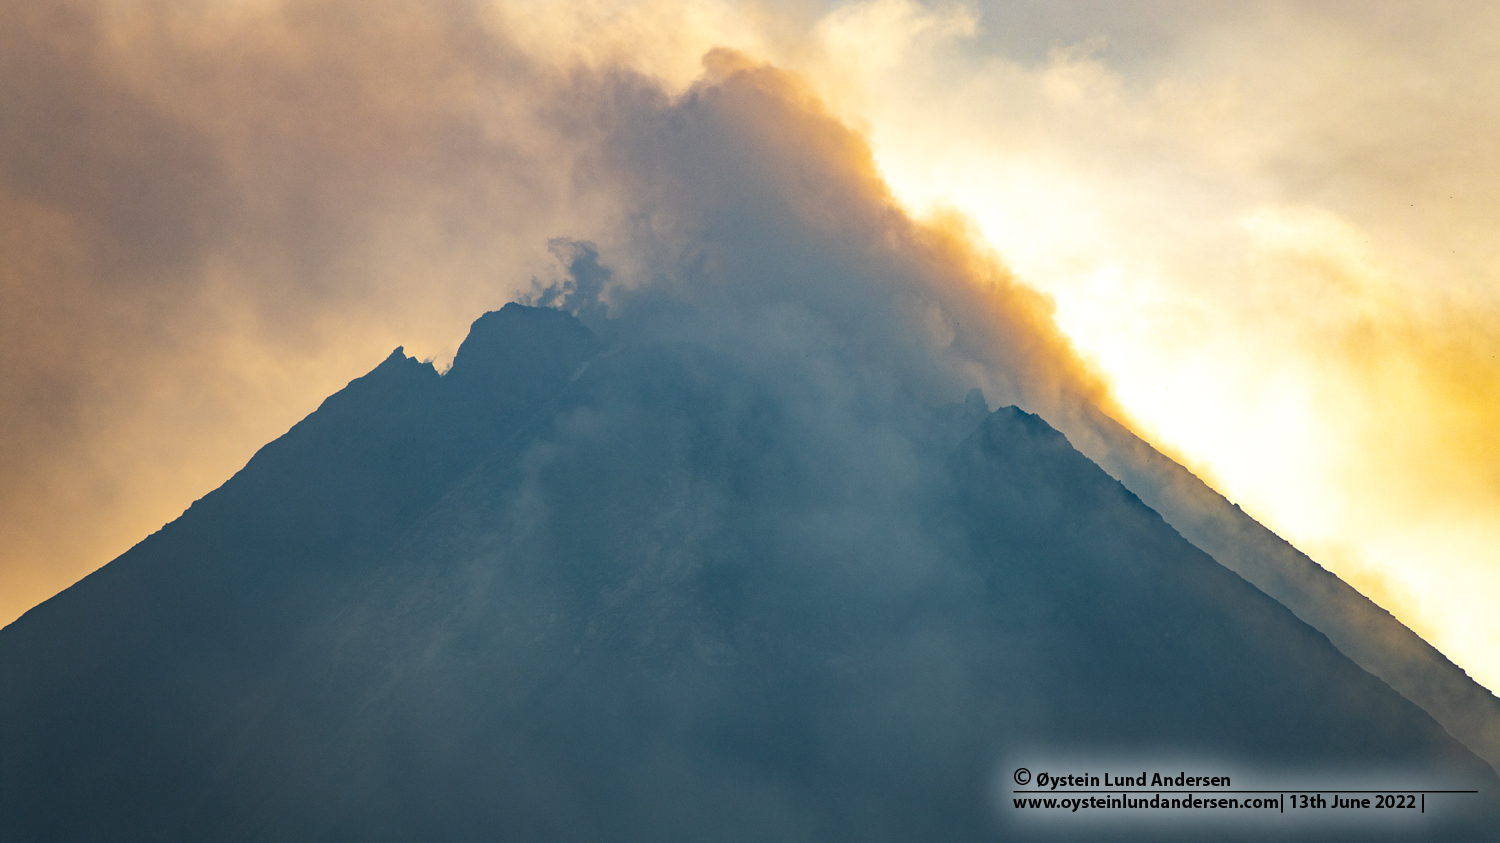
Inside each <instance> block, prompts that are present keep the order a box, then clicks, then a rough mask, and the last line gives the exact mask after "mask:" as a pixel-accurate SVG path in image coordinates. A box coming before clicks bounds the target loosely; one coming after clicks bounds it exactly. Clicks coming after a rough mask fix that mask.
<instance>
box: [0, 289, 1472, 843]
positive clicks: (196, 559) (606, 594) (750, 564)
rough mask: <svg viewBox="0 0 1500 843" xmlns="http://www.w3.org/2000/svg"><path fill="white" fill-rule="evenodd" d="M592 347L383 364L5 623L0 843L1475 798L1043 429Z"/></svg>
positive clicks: (896, 391) (515, 316) (1319, 655)
mask: <svg viewBox="0 0 1500 843" xmlns="http://www.w3.org/2000/svg"><path fill="white" fill-rule="evenodd" d="M591 324H592V325H593V327H594V329H591V328H590V327H586V326H585V324H584V322H582V321H580V320H579V318H577V317H575V316H574V315H572V314H570V313H568V312H564V311H561V310H557V309H552V308H546V307H528V306H523V305H519V304H509V305H506V306H505V307H504V308H502V309H501V310H499V311H496V312H492V313H488V314H485V315H484V316H483V317H482V318H480V319H479V320H478V321H477V322H475V323H474V325H473V327H472V330H471V332H470V334H469V336H468V338H467V340H466V341H465V342H464V343H463V345H462V347H461V348H460V349H459V351H458V354H457V356H456V357H455V359H454V362H453V365H452V367H451V368H450V369H449V370H448V371H447V372H446V373H442V374H440V373H439V372H438V371H437V370H436V369H435V368H434V367H433V366H432V365H431V364H427V363H421V362H418V361H417V360H415V359H413V358H409V357H407V356H406V355H405V354H404V352H403V350H402V349H397V350H396V351H395V352H393V353H392V354H391V355H390V357H389V358H387V359H386V360H385V361H384V362H383V363H381V364H380V365H378V366H377V367H375V369H374V370H373V371H371V372H370V373H369V374H367V375H365V376H364V377H361V378H359V379H357V380H355V381H353V382H351V383H350V384H349V385H348V387H346V388H345V389H343V390H341V391H340V392H338V393H337V394H335V395H333V396H331V397H330V398H328V399H327V400H326V401H325V402H324V403H323V405H322V406H321V407H320V408H319V409H318V410H317V411H316V412H314V413H313V414H311V415H310V416H308V417H307V418H306V419H304V420H303V421H302V422H300V423H299V424H297V425H296V426H295V427H293V428H292V429H291V431H290V432H288V433H287V434H286V435H285V436H282V437H281V438H279V439H277V440H276V441H274V442H271V443H270V444H268V445H266V446H265V447H264V448H263V449H261V450H260V452H258V453H257V454H256V455H255V457H254V458H253V459H251V460H250V462H249V463H248V464H247V465H246V466H245V467H244V468H243V469H242V470H241V471H240V472H239V473H237V474H236V475H235V476H234V477H233V478H231V479H230V480H229V481H228V482H226V483H225V484H224V485H223V486H222V487H220V488H218V489H217V490H215V491H213V492H212V493H210V494H208V495H207V496H205V497H204V498H203V499H201V500H199V501H198V502H196V503H195V504H194V505H193V506H192V507H191V508H190V509H189V510H188V511H187V512H186V513H184V514H183V515H182V516H181V517H180V518H178V519H177V520H176V521H173V522H172V523H170V524H168V525H167V526H166V527H164V528H163V529H161V530H160V531H158V532H157V533H155V534H153V535H151V536H150V537H148V538H147V539H145V540H144V541H142V542H141V543H140V544H138V545H137V546H135V547H134V548H132V549H131V550H130V551H128V552H127V553H125V554H124V555H122V556H121V557H119V558H118V559H116V560H114V561H113V562H111V563H110V564H108V565H106V566H104V567H103V568H101V569H100V570H99V571H97V572H96V573H94V574H92V575H90V576H89V577H87V578H86V579H84V580H83V581H81V582H79V583H78V584H76V585H75V586H73V587H72V588H70V589H68V590H66V591H65V592H63V593H61V594H59V595H58V596H57V597H55V598H53V599H52V600H49V601H47V602H46V603H44V604H42V605H41V606H38V607H37V608H35V609H33V610H32V611H30V612H29V613H27V614H26V615H25V616H24V617H22V618H21V619H20V620H18V621H17V622H15V623H14V624H12V625H10V626H8V627H6V628H5V629H4V630H0V830H3V835H0V836H3V837H4V839H6V840H115V841H122V840H260V839H266V840H346V839H347V840H414V839H431V840H590V841H594V840H695V841H696V840H775V841H795V840H862V841H867V840H986V839H1010V838H1014V837H1026V836H1028V835H1032V834H1043V832H1041V831H1035V830H1031V831H1028V830H1026V829H1019V828H1016V827H1013V826H1012V825H1007V821H1006V818H1005V817H1004V816H1002V814H1003V811H1002V810H1001V805H1000V802H999V797H998V794H1001V793H1009V790H1007V789H1006V788H1009V787H1010V785H1009V781H1008V778H1009V776H1010V775H1011V773H1010V768H1011V767H1012V766H1014V765H1013V764H1011V763H1010V761H1011V760H1012V759H1014V758H1016V757H1017V754H1018V753H1022V752H1024V750H1025V749H1026V748H1028V747H1038V746H1050V747H1067V748H1071V749H1075V750H1078V749H1086V750H1095V751H1101V752H1103V751H1108V752H1110V753H1114V754H1115V755H1116V756H1128V755H1129V753H1131V752H1136V751H1148V750H1149V751H1150V752H1152V753H1155V754H1158V755H1159V754H1162V753H1182V754H1189V755H1194V756H1197V757H1209V758H1223V759H1234V760H1236V761H1237V762H1242V763H1246V764H1260V765H1269V766H1276V765H1280V766H1283V767H1287V768H1293V767H1298V766H1301V767H1317V766H1319V765H1321V766H1324V767H1337V768H1340V769H1363V768H1367V767H1368V768H1375V767H1398V768H1403V769H1404V768H1413V769H1415V768H1421V769H1432V770H1439V771H1446V772H1447V773H1451V774H1452V775H1456V776H1461V777H1463V778H1464V779H1465V780H1466V781H1472V782H1476V783H1477V784H1475V785H1474V787H1475V789H1479V790H1484V791H1486V792H1487V793H1493V792H1494V789H1495V787H1496V785H1497V784H1500V782H1497V781H1496V779H1495V775H1494V772H1493V771H1492V770H1491V769H1490V768H1489V766H1488V765H1486V764H1485V763H1484V761H1482V760H1480V759H1479V758H1478V757H1476V756H1475V755H1474V754H1472V753H1471V752H1470V751H1469V749H1467V748H1466V747H1465V746H1464V745H1462V744H1460V743H1459V742H1458V741H1456V740H1454V738H1452V737H1450V736H1449V734H1448V733H1447V732H1446V731H1444V729H1443V728H1442V727H1441V726H1440V725H1439V724H1438V723H1437V722H1436V721H1435V720H1434V719H1433V718H1432V717H1431V716H1429V714H1428V713H1427V712H1426V711H1424V710H1423V709H1422V708H1419V707H1418V706H1417V705H1416V704H1414V703H1412V702H1410V701H1408V699H1407V698H1406V697H1404V696H1402V695H1401V694H1398V693H1397V692H1396V691H1394V690H1392V688H1391V687H1390V686H1388V685H1387V684H1386V683H1385V682H1384V681H1382V680H1381V679H1379V678H1376V677H1375V676H1373V675H1371V674H1370V673H1367V672H1366V671H1365V670H1363V669H1361V668H1360V667H1359V666H1357V665H1356V664H1355V663H1354V662H1352V661H1351V660H1350V659H1349V658H1348V657H1346V656H1345V655H1344V654H1343V653H1342V652H1341V651H1340V650H1339V649H1338V648H1336V647H1335V646H1334V645H1333V644H1332V643H1330V641H1329V640H1328V638H1326V637H1325V636H1324V635H1323V634H1322V633H1321V632H1319V631H1318V630H1316V629H1314V628H1313V627H1311V626H1309V625H1308V624H1307V623H1304V622H1303V621H1302V620H1299V619H1298V617H1297V616H1296V615H1294V614H1293V613H1292V612H1291V611H1290V610H1288V609H1287V608H1286V607H1285V606H1284V605H1283V604H1282V603H1280V602H1278V601H1277V600H1274V599H1272V598H1271V597H1269V596H1267V594H1266V593H1264V592H1263V591H1261V590H1260V589H1258V588H1257V587H1256V586H1254V585H1252V584H1250V583H1249V582H1247V581H1246V580H1245V579H1243V578H1241V576H1240V575H1239V574H1237V573H1235V572H1234V571H1231V570H1229V569H1228V568H1226V567H1225V566H1224V565H1221V564H1220V563H1219V561H1216V559H1215V558H1214V557H1211V556H1209V555H1208V554H1207V553H1205V552H1204V551H1203V550H1200V549H1199V547H1198V546H1195V545H1194V544H1192V543H1190V542H1189V541H1188V540H1186V539H1184V538H1183V537H1182V536H1181V535H1179V533H1178V532H1177V531H1176V530H1174V529H1173V528H1172V527H1171V526H1169V525H1168V524H1167V523H1166V522H1165V521H1163V520H1162V518H1161V517H1160V516H1159V515H1158V514H1157V512H1156V511H1154V510H1152V509H1151V508H1148V507H1147V506H1146V505H1145V504H1143V503H1142V502H1141V500H1140V499H1138V498H1137V497H1136V496H1135V495H1134V494H1132V493H1131V492H1130V491H1128V490H1127V489H1126V488H1125V487H1124V486H1122V485H1121V484H1120V483H1119V482H1117V481H1116V480H1115V479H1113V478H1112V477H1111V476H1110V475H1109V474H1107V473H1105V471H1104V470H1103V469H1101V468H1100V467H1099V466H1098V465H1097V464H1095V463H1094V462H1093V461H1091V460H1090V459H1088V458H1087V457H1085V456H1083V455H1082V454H1081V453H1079V451H1078V450H1075V448H1074V447H1073V446H1072V445H1071V444H1070V442H1069V441H1068V439H1067V438H1066V437H1064V435H1063V434H1061V433H1059V432H1058V431H1057V430H1055V429H1053V427H1051V426H1050V425H1049V424H1048V423H1047V422H1046V421H1044V420H1043V419H1042V418H1040V417H1039V416H1036V415H1032V414H1029V413H1027V412H1025V411H1023V410H1020V409H1018V408H1016V407H1004V408H1001V409H998V410H995V411H993V412H991V411H990V409H989V407H988V406H987V404H986V400H985V398H984V396H983V395H982V394H981V393H979V392H978V390H973V391H970V392H969V393H968V395H967V396H966V397H964V396H957V395H955V396H953V399H954V400H953V401H951V402H950V403H946V404H937V405H933V404H931V403H930V402H926V401H924V400H923V399H922V398H920V397H919V396H916V395H914V394H912V393H911V391H910V390H907V389H905V388H904V387H903V385H902V382H901V381H899V379H893V378H883V377H881V376H880V375H879V374H878V372H875V373H872V372H874V370H872V369H871V368H870V367H869V366H866V365H865V364H864V361H861V360H860V359H858V350H857V349H856V350H851V349H848V348H842V347H839V346H838V345H837V344H828V345H823V346H817V347H808V346H806V345H804V344H798V343H796V342H791V341H787V342H780V343H767V344H765V345H764V346H763V347H757V348H754V349H748V350H745V351H744V353H741V354H736V353H730V352H726V351H725V350H723V349H722V348H716V347H708V346H705V345H703V344H698V343H694V342H690V341H682V340H676V339H673V340H666V339H660V338H659V336H658V335H657V334H656V333H653V332H652V331H650V330H647V328H641V329H640V330H632V329H631V328H630V327H629V326H627V325H622V324H615V323H613V322H611V321H610V320H605V319H602V318H600V319H596V320H594V321H593V322H591ZM647 327H649V326H647ZM960 398H962V400H959V399H960ZM1002 779H1004V780H1006V781H1005V784H1004V786H1002V785H1001V783H1000V782H1001V780H1002ZM1493 820H1494V817H1493V816H1492V815H1491V816H1488V817H1486V816H1478V815H1476V816H1468V817H1467V818H1466V819H1461V820H1455V821H1453V822H1449V823H1446V824H1442V825H1438V824H1424V825H1417V826H1413V827H1412V828H1414V829H1415V830H1414V831H1412V830H1410V829H1408V831H1406V832H1403V835H1404V838H1405V839H1416V838H1419V837H1421V836H1422V834H1429V835H1432V837H1433V839H1447V840H1464V839H1475V840H1481V839H1492V838H1487V837H1486V836H1485V835H1486V833H1487V828H1488V829H1492V828H1493V827H1494V826H1489V825H1487V822H1493ZM1334 831H1335V832H1337V831H1338V829H1337V828H1335V829H1334ZM1296 833H1297V832H1281V833H1278V834H1277V836H1278V837H1280V838H1281V839H1291V838H1294V837H1295V836H1296ZM1308 833H1309V834H1312V833H1313V832H1308ZM1348 833H1351V834H1352V832H1348ZM1081 834H1082V833H1081V832H1078V833H1077V834H1073V836H1080V835H1081ZM1044 836H1045V835H1044ZM1084 836H1086V835H1084ZM1113 836H1115V837H1118V836H1119V835H1118V834H1115V835H1113ZM1156 836H1157V837H1158V838H1160V837H1162V836H1167V835H1161V834H1159V835H1156ZM1221 836H1222V835H1221ZM1325 838H1326V839H1341V838H1338V836H1337V834H1336V833H1334V832H1329V831H1328V830H1326V829H1325V830H1323V831H1320V832H1318V833H1317V835H1316V839H1325ZM1048 839H1052V838H1048ZM1351 839H1352V838H1351ZM1358 839H1365V838H1363V837H1360V838H1358Z"/></svg>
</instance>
